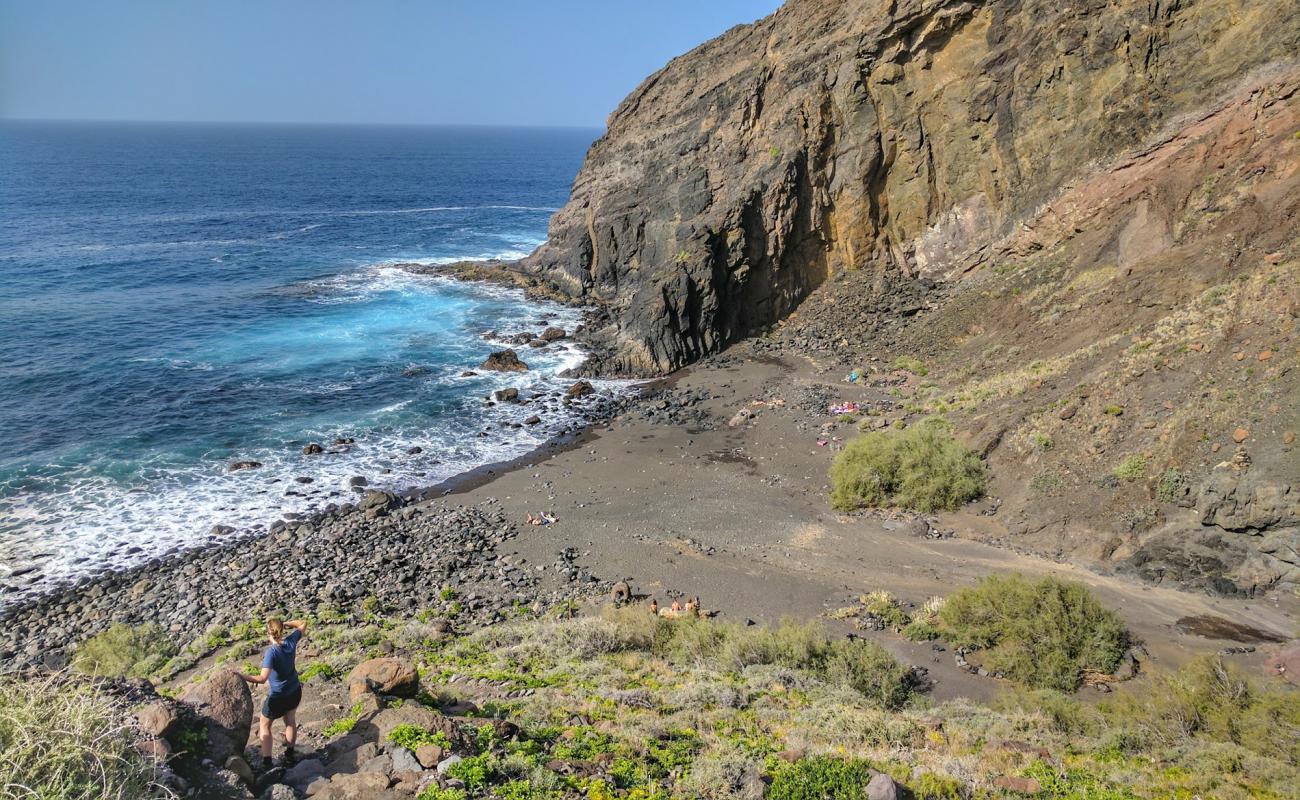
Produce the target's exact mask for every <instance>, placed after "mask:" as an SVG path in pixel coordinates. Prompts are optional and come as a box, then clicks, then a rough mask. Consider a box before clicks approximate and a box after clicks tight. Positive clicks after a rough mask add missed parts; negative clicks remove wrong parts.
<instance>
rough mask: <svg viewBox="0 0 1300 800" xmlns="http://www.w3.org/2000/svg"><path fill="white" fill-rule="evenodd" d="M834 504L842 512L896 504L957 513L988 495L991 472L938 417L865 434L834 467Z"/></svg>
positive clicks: (832, 474) (832, 484) (850, 445)
mask: <svg viewBox="0 0 1300 800" xmlns="http://www.w3.org/2000/svg"><path fill="white" fill-rule="evenodd" d="M830 477H831V486H832V489H831V504H832V505H833V506H834V507H835V508H836V509H839V510H841V511H853V510H856V509H860V508H866V507H883V506H898V507H901V508H910V509H913V510H916V511H921V512H932V511H939V510H953V509H956V508H958V507H960V506H961V505H963V504H965V503H968V502H970V501H971V500H975V499H977V498H978V497H980V496H981V495H982V494H983V493H984V486H985V483H986V481H987V470H986V468H985V466H984V462H983V461H981V460H980V458H979V456H977V455H976V454H975V452H974V451H972V450H971V449H970V448H969V447H966V446H965V445H964V444H962V443H961V442H958V441H957V440H956V439H955V438H954V437H953V434H952V426H951V425H950V424H949V423H947V422H946V421H944V420H942V419H939V418H930V419H926V420H923V421H922V422H919V423H917V424H915V425H912V426H910V427H908V428H905V429H903V430H884V431H876V432H873V433H868V434H864V435H862V436H859V437H858V438H856V439H854V440H852V441H850V442H849V443H848V445H847V446H845V448H844V449H843V450H842V451H840V453H839V455H837V456H836V457H835V461H834V463H833V464H832V465H831V472H830Z"/></svg>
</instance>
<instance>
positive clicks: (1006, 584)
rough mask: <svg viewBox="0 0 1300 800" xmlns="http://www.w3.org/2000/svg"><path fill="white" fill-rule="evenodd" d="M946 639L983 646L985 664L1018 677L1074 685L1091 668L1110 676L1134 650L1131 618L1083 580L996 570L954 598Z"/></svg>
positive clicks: (947, 608)
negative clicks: (1003, 573)
mask: <svg viewBox="0 0 1300 800" xmlns="http://www.w3.org/2000/svg"><path fill="white" fill-rule="evenodd" d="M939 620H940V622H941V627H942V628H943V631H944V634H945V636H946V638H947V639H948V640H949V641H951V642H952V643H953V644H954V645H956V646H958V647H968V648H980V649H982V650H983V651H984V652H983V653H982V654H981V658H982V663H983V666H984V667H985V668H986V669H988V670H989V671H990V672H1000V673H1002V674H1004V675H1006V677H1008V678H1010V679H1011V680H1013V681H1016V682H1018V683H1021V684H1024V685H1026V686H1031V687H1035V688H1043V689H1058V690H1061V691H1073V690H1074V689H1075V688H1076V687H1078V685H1079V683H1080V682H1081V681H1082V680H1083V677H1084V675H1085V674H1086V673H1089V672H1094V673H1100V674H1109V673H1111V672H1114V670H1115V668H1116V667H1117V666H1118V665H1119V661H1120V659H1121V658H1122V657H1123V655H1124V651H1125V650H1126V649H1127V648H1128V633H1127V631H1126V630H1125V628H1124V623H1123V622H1122V621H1121V620H1120V618H1119V617H1118V616H1116V615H1115V614H1114V613H1113V612H1111V611H1110V610H1108V609H1106V608H1105V607H1104V606H1102V605H1101V604H1100V603H1099V602H1097V600H1096V599H1095V598H1094V597H1093V596H1092V593H1091V592H1089V591H1088V589H1087V587H1085V586H1084V585H1083V584H1080V583H1073V582H1068V581H1062V580H1059V579H1057V578H1052V577H1047V578H1043V579H1041V580H1038V581H1030V580H1028V579H1026V578H1024V577H1021V576H1019V575H1008V576H998V575H991V576H989V577H986V578H984V579H983V580H981V581H980V582H979V584H977V585H976V586H974V587H971V588H967V589H962V590H961V591H958V592H956V593H955V594H953V595H951V596H949V597H948V598H947V601H946V602H945V603H944V605H943V609H942V610H941V611H940V612H939Z"/></svg>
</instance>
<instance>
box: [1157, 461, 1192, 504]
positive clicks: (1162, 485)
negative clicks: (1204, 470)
mask: <svg viewBox="0 0 1300 800" xmlns="http://www.w3.org/2000/svg"><path fill="white" fill-rule="evenodd" d="M1185 494H1187V476H1186V475H1184V474H1183V473H1181V472H1179V471H1178V470H1176V469H1167V470H1165V471H1164V472H1162V473H1160V479H1159V480H1158V481H1156V498H1157V499H1159V500H1160V502H1162V503H1172V502H1174V501H1175V500H1177V499H1178V498H1180V497H1182V496H1183V495H1185Z"/></svg>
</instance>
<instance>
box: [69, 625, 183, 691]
mask: <svg viewBox="0 0 1300 800" xmlns="http://www.w3.org/2000/svg"><path fill="white" fill-rule="evenodd" d="M172 639H173V637H172V636H170V635H169V634H168V633H167V632H166V631H165V630H163V629H162V627H161V626H159V625H154V624H148V625H140V626H138V627H132V626H130V625H127V624H125V623H121V622H118V623H115V624H113V625H112V626H111V627H110V628H108V630H106V631H104V632H102V633H99V634H96V635H95V636H92V637H90V638H89V639H87V640H86V641H84V642H82V643H81V644H80V645H79V646H78V647H77V651H76V655H75V656H74V657H73V659H72V667H73V669H75V670H77V671H78V672H84V673H86V674H87V675H102V676H113V677H128V678H146V677H148V676H150V675H153V674H155V673H157V672H158V671H159V670H161V669H162V668H163V666H164V665H166V663H167V661H168V660H169V659H170V658H171V657H172V656H174V655H175V654H176V651H177V647H176V644H175V642H173V641H172Z"/></svg>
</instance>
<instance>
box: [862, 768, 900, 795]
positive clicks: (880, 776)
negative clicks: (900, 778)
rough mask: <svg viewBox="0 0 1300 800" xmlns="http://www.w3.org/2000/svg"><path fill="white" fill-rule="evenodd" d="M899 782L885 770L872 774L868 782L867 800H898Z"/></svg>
mask: <svg viewBox="0 0 1300 800" xmlns="http://www.w3.org/2000/svg"><path fill="white" fill-rule="evenodd" d="M898 796H899V793H898V784H897V783H894V779H893V778H891V777H889V776H888V775H886V774H885V773H883V772H877V773H876V774H875V775H873V776H871V780H870V781H869V782H868V783H867V800H898Z"/></svg>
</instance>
